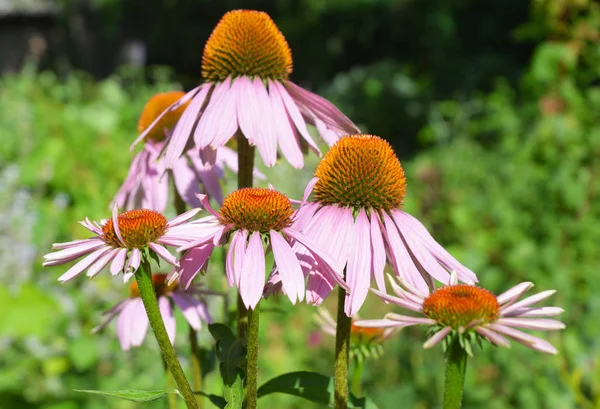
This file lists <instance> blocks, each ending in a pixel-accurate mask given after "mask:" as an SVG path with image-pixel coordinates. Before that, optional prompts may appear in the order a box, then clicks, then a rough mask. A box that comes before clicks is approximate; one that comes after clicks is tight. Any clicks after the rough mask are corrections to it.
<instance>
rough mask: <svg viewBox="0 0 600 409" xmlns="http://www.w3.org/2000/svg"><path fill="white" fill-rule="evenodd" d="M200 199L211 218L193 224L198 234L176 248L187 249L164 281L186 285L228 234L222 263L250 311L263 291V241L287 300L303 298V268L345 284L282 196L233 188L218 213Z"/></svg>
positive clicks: (271, 191)
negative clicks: (296, 225)
mask: <svg viewBox="0 0 600 409" xmlns="http://www.w3.org/2000/svg"><path fill="white" fill-rule="evenodd" d="M199 197H200V199H201V201H202V205H203V207H204V208H205V209H206V210H208V211H209V212H210V213H212V215H213V216H212V217H210V216H209V217H205V218H204V219H202V222H199V224H198V225H200V224H202V225H203V226H204V229H205V234H204V235H203V238H201V239H199V240H196V241H190V242H189V243H188V244H186V245H184V246H182V247H181V248H180V250H186V249H190V250H189V251H187V252H186V253H185V254H184V256H183V257H182V258H181V260H180V266H179V267H178V268H175V269H173V270H172V271H171V273H169V277H168V279H169V280H174V279H178V280H179V282H180V283H181V285H182V286H183V288H188V287H189V286H190V283H191V282H192V279H193V278H194V277H195V276H196V274H197V273H198V271H199V270H200V269H201V268H203V267H204V266H205V264H206V262H207V260H208V258H209V256H210V254H211V253H212V251H213V249H214V247H215V246H217V245H219V244H226V243H227V242H228V241H229V238H231V244H230V246H229V252H228V254H227V259H226V263H225V271H226V275H227V281H228V283H229V285H230V286H232V287H233V286H236V287H237V288H238V289H239V292H240V296H241V297H242V300H243V301H244V304H245V305H246V307H247V308H252V309H254V308H255V307H256V304H258V302H259V301H260V299H261V297H262V295H263V289H264V283H265V248H264V247H265V245H266V246H267V247H268V248H269V249H270V250H271V251H272V252H273V257H274V266H273V271H278V274H279V276H280V277H281V282H282V286H283V289H284V290H285V292H286V294H287V296H288V297H289V299H290V301H291V302H292V303H296V301H297V300H300V301H302V300H303V299H304V293H305V285H304V280H305V274H304V272H303V269H317V270H319V271H320V273H321V274H323V275H325V276H326V277H328V279H329V280H331V281H333V282H336V283H338V284H340V285H341V286H342V287H344V288H347V286H346V284H345V283H344V282H343V280H342V279H341V276H340V272H339V271H338V270H336V269H335V268H334V267H333V260H331V258H330V256H329V255H328V254H327V253H326V252H324V251H322V250H321V248H320V247H319V246H316V245H315V243H314V242H313V240H311V239H308V238H307V237H305V236H304V235H303V234H301V233H300V232H298V231H297V230H296V229H295V228H294V227H293V226H292V222H293V219H294V214H295V212H294V209H293V208H292V206H291V203H290V200H289V199H288V198H287V197H286V196H285V195H284V194H282V193H279V192H277V191H275V190H271V189H263V188H244V189H240V190H236V191H234V192H233V193H231V194H230V195H228V196H227V197H226V198H225V200H224V201H223V205H222V206H221V209H220V211H219V213H217V212H215V211H214V210H213V209H212V208H211V207H210V204H209V203H208V200H207V199H206V197H204V196H199Z"/></svg>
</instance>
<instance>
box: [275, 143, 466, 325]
mask: <svg viewBox="0 0 600 409" xmlns="http://www.w3.org/2000/svg"><path fill="white" fill-rule="evenodd" d="M311 192H312V193H314V196H315V200H314V201H312V202H307V201H306V198H308V196H309V195H310V193H311ZM405 193H406V178H405V176H404V171H403V169H402V166H401V165H400V162H399V161H398V158H397V157H396V155H395V154H394V151H393V149H392V147H391V146H390V145H389V143H387V142H386V141H384V140H383V139H381V138H379V137H378V136H374V135H363V134H360V135H349V136H345V137H343V138H341V139H340V140H339V141H338V142H337V143H336V144H335V145H333V146H332V147H331V149H330V150H329V152H327V154H326V155H325V156H324V157H323V159H322V160H321V162H320V163H319V165H318V167H317V170H316V171H315V178H314V179H313V180H312V181H311V182H310V183H309V185H308V186H307V188H306V192H305V194H304V197H305V200H304V202H303V205H302V206H301V207H300V209H299V211H298V214H297V217H296V219H295V222H294V226H293V227H295V228H296V229H298V230H300V231H301V232H302V233H304V234H305V235H306V236H307V237H310V238H311V239H312V240H314V241H315V242H316V243H318V244H319V245H321V246H322V247H323V248H324V249H326V250H327V251H328V252H329V253H330V254H331V255H332V256H333V258H334V259H335V260H336V262H337V265H338V267H339V268H340V269H344V268H345V271H346V277H345V280H346V282H347V283H348V286H349V287H350V290H351V291H350V293H349V294H347V295H346V306H345V311H346V314H347V315H348V316H352V315H355V314H356V313H357V312H358V310H359V309H360V307H361V306H362V304H363V302H364V300H365V298H366V296H367V293H368V290H369V286H370V283H371V277H374V278H375V281H376V283H377V286H378V288H379V290H380V291H382V292H385V291H386V290H385V278H384V268H385V265H386V262H388V261H389V264H391V266H392V267H393V268H394V270H395V271H396V273H397V274H398V275H400V276H401V277H403V278H404V279H405V280H406V281H407V282H409V283H411V285H413V286H415V287H417V288H418V289H420V290H421V291H427V289H428V286H433V278H435V279H437V280H439V281H441V282H443V283H448V280H449V278H450V273H449V271H451V270H456V271H457V272H458V276H459V278H460V279H461V280H462V281H467V280H473V281H476V280H477V277H476V276H475V274H473V272H472V271H470V270H469V269H467V268H466V267H464V266H463V265H462V264H460V263H459V262H458V261H456V260H455V259H454V258H453V257H452V256H451V255H450V254H449V253H448V252H447V251H446V250H444V248H443V247H442V246H440V245H439V244H438V243H437V242H436V241H435V240H434V239H433V238H432V237H431V235H430V234H429V233H428V232H427V229H426V228H425V227H424V226H423V225H422V224H421V223H420V222H419V221H418V220H417V219H415V218H414V217H412V216H411V215H409V214H408V213H406V212H404V211H402V202H403V199H404V195H405ZM277 282H278V278H277V277H274V278H273V279H271V280H270V283H273V285H274V284H276V283H277ZM334 284H335V283H334V282H332V281H330V280H328V278H327V277H326V276H323V275H321V274H317V273H311V274H310V276H309V278H308V285H307V295H306V298H307V301H308V302H311V303H313V304H317V305H318V304H320V303H321V302H322V301H323V299H324V298H325V297H327V295H328V294H329V293H330V292H331V290H332V289H333V286H334Z"/></svg>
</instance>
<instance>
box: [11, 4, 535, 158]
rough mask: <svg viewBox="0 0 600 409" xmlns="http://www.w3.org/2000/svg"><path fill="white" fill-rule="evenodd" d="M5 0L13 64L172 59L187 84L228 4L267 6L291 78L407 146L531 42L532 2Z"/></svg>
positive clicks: (507, 67) (97, 66)
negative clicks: (435, 105) (440, 104)
mask: <svg viewBox="0 0 600 409" xmlns="http://www.w3.org/2000/svg"><path fill="white" fill-rule="evenodd" d="M3 1H4V2H6V1H8V3H7V4H9V7H8V8H5V9H8V12H5V13H4V16H3V17H2V18H1V19H0V27H1V28H0V33H2V35H0V61H1V63H0V67H1V68H0V69H1V70H2V71H5V70H15V69H17V67H18V66H19V65H20V64H21V63H22V62H23V61H24V60H25V59H26V56H33V58H34V59H35V61H37V62H39V63H40V64H41V67H42V68H52V69H55V70H57V71H58V72H59V73H61V74H66V73H68V72H69V71H70V70H72V69H82V70H85V71H87V72H89V73H91V74H92V75H94V76H96V77H98V78H102V77H105V76H108V75H110V74H111V73H112V72H113V71H114V70H115V68H116V67H118V66H121V65H123V64H129V65H134V66H138V67H146V66H148V65H167V66H170V67H172V68H173V69H174V71H175V74H176V77H177V79H178V80H179V81H180V82H182V83H183V84H184V86H186V87H189V86H191V85H193V84H195V83H197V82H198V81H199V80H200V66H201V58H202V51H203V46H204V43H205V41H206V40H207V38H208V36H209V34H210V32H211V30H212V29H213V27H214V25H215V24H216V23H217V22H218V20H219V19H220V17H221V16H222V15H223V14H224V13H225V12H226V11H228V10H231V9H236V8H242V7H243V8H248V9H258V10H264V11H266V12H268V13H269V14H270V15H271V16H272V17H273V19H274V20H275V21H276V22H277V24H278V25H279V27H280V29H281V31H282V32H283V33H284V35H285V36H286V38H287V40H288V42H289V43H290V46H291V48H292V50H293V56H294V72H293V74H292V79H293V80H294V81H295V82H297V83H300V84H302V85H304V86H305V87H308V88H313V89H315V90H317V91H319V92H324V93H326V94H327V96H328V97H330V98H332V99H333V100H334V101H335V102H336V103H337V104H338V105H340V107H341V108H342V109H343V110H345V111H346V113H347V114H348V115H349V116H350V117H351V118H353V119H354V120H355V122H357V123H359V124H362V125H363V126H364V128H365V129H367V130H368V131H369V132H372V133H376V134H380V135H382V136H384V137H387V138H388V139H391V140H393V142H394V143H395V144H396V146H397V147H400V148H402V149H403V150H404V151H405V152H406V151H408V152H412V151H414V149H415V147H416V142H415V135H416V134H417V132H418V130H419V129H420V128H421V127H422V125H423V123H424V121H425V119H426V118H425V115H426V114H425V110H424V109H423V108H422V107H423V106H425V105H426V104H428V103H430V102H431V101H432V100H439V99H445V98H452V97H462V96H465V97H466V96H468V95H470V94H471V93H472V92H474V91H476V90H488V89H490V87H491V85H492V83H493V81H494V79H496V78H498V77H506V78H508V79H509V80H510V81H515V80H516V79H517V78H518V77H519V75H520V74H521V72H522V70H523V68H524V66H525V65H526V64H527V62H528V61H529V58H530V55H531V50H532V44H527V43H522V42H520V43H517V42H515V41H514V40H513V34H512V33H513V32H514V30H515V29H516V28H517V27H519V26H520V25H522V24H523V23H524V22H525V21H527V20H528V18H529V14H530V10H529V8H530V4H529V2H526V1H522V0H486V1H485V2H482V1H479V0H431V1H416V0H379V1H366V0H299V1H287V0H245V1H243V2H242V1H241V0H225V1H219V2H216V1H214V0H213V1H209V0H128V1H113V0H46V1H33V0H3ZM17 3H18V4H21V5H22V4H25V3H31V4H35V5H37V6H38V9H36V8H35V7H33V6H32V7H30V9H24V8H23V7H22V6H20V7H17V6H16V4H17ZM0 4H3V3H0ZM11 4H12V6H13V7H12V8H13V10H12V11H11V9H10V5H11ZM41 4H43V5H44V7H41V6H40V5H41ZM24 10H28V11H27V12H26V11H24ZM325 87H328V88H327V89H325Z"/></svg>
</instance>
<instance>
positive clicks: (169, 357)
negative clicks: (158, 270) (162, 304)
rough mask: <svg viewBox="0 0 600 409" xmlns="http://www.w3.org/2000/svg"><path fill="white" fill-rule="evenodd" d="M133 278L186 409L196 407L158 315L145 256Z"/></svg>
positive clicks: (195, 408) (148, 265) (194, 398)
mask: <svg viewBox="0 0 600 409" xmlns="http://www.w3.org/2000/svg"><path fill="white" fill-rule="evenodd" d="M135 278H136V280H137V283H138V288H139V290H140V296H141V297H142V301H143V303H144V307H145V308H146V314H147V315H148V320H149V321H150V327H151V328H152V331H153V332H154V336H155V337H156V340H157V341H158V345H159V347H160V351H161V352H162V355H163V358H164V360H165V363H166V364H167V368H169V371H170V372H171V373H172V374H173V378H175V383H176V384H177V388H178V389H179V392H180V393H181V396H182V397H183V400H184V401H185V404H186V406H187V407H188V409H198V403H197V402H196V397H195V396H194V394H193V393H192V389H191V388H190V385H189V383H188V381H187V379H186V378H185V374H184V373H183V369H182V368H181V364H180V363H179V360H178V359H177V354H176V353H175V349H174V348H173V345H172V344H171V341H170V340H169V335H168V334H167V330H166V329H165V324H164V322H163V319H162V316H161V315H160V310H159V308H158V300H157V299H156V293H155V292H154V286H153V285H152V274H151V273H150V264H149V263H148V261H147V260H146V259H145V258H144V259H143V260H142V263H141V265H140V268H139V270H138V271H137V272H136V274H135Z"/></svg>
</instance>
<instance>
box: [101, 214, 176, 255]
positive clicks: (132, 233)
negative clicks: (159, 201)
mask: <svg viewBox="0 0 600 409" xmlns="http://www.w3.org/2000/svg"><path fill="white" fill-rule="evenodd" d="M117 222H118V223H119V231H120V232H121V236H122V237H123V241H124V242H125V246H123V245H122V244H121V242H120V241H119V239H118V238H117V234H116V232H115V229H114V225H113V220H112V219H108V220H107V222H106V224H105V225H104V226H103V227H102V233H103V235H102V238H103V239H104V241H106V242H107V243H108V244H110V245H111V246H113V247H125V248H128V249H134V248H137V249H140V248H143V247H145V246H147V245H148V244H149V243H151V242H154V241H156V240H157V239H158V238H159V237H161V236H162V235H163V234H164V233H165V230H166V229H167V219H166V218H165V216H163V215H162V214H160V213H157V212H155V211H153V210H146V209H136V210H130V211H128V212H124V213H121V214H120V215H118V216H117Z"/></svg>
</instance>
